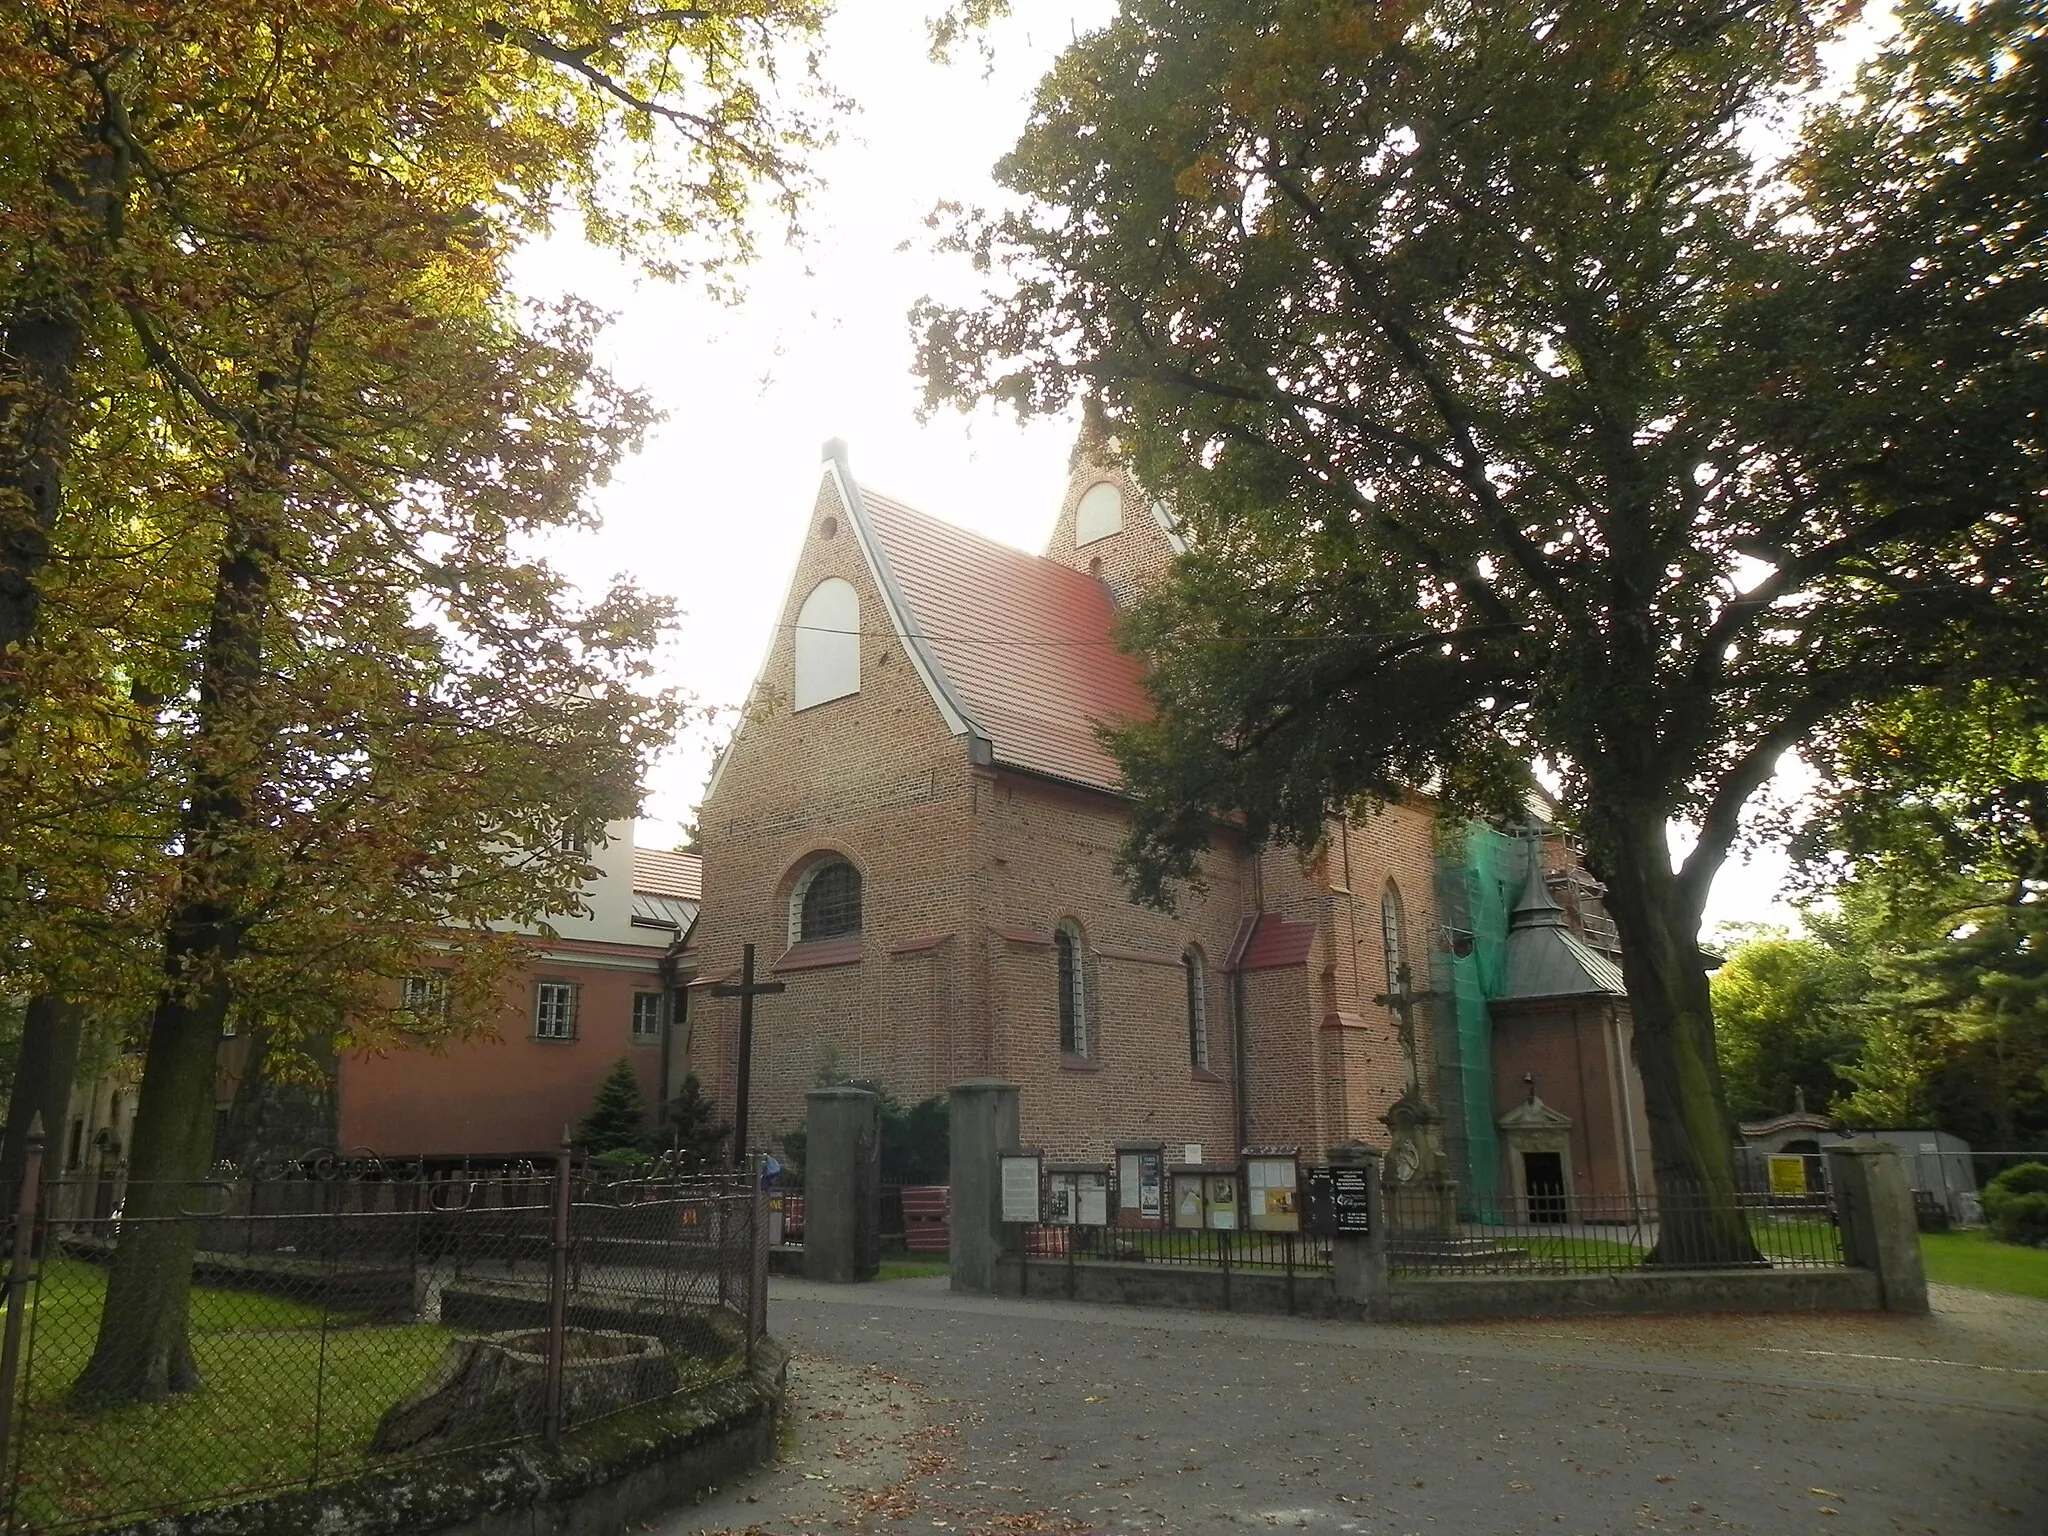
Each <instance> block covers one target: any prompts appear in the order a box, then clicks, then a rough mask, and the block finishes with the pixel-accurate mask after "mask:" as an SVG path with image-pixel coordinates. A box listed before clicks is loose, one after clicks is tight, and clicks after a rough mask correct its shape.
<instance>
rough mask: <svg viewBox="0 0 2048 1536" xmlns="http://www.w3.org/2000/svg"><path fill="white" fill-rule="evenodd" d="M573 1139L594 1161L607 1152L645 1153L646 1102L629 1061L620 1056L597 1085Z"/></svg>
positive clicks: (637, 1077)
mask: <svg viewBox="0 0 2048 1536" xmlns="http://www.w3.org/2000/svg"><path fill="white" fill-rule="evenodd" d="M576 1140H577V1141H578V1142H580V1143H581V1144H582V1146H583V1150H584V1151H585V1152H586V1153H587V1154H588V1155H589V1156H591V1157H593V1158H602V1157H604V1156H605V1155H606V1154H608V1153H621V1152H631V1153H639V1154H642V1155H643V1156H644V1154H645V1153H646V1151H647V1101H646V1099H645V1098H644V1097H642V1095H641V1092H640V1074H639V1073H638V1072H637V1071H635V1070H634V1068H633V1061H632V1058H631V1057H629V1056H621V1057H620V1058H619V1059H618V1060H617V1061H615V1062H613V1063H612V1069H611V1071H609V1072H607V1073H605V1075H604V1080H603V1081H602V1082H600V1083H599V1084H598V1085H597V1096H596V1097H595V1098H593V1099H592V1100H591V1101H590V1113H589V1114H587V1115H585V1116H584V1117H583V1119H582V1121H581V1122H580V1123H578V1125H577V1127H576Z"/></svg>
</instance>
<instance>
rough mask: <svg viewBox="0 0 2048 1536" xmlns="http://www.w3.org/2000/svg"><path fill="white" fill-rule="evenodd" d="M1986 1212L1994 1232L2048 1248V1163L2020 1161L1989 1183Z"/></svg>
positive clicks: (2011, 1241)
mask: <svg viewBox="0 0 2048 1536" xmlns="http://www.w3.org/2000/svg"><path fill="white" fill-rule="evenodd" d="M1984 1215H1985V1217H1986V1219H1988V1220H1989V1221H1990V1223H1991V1234H1992V1236H1994V1237H1997V1238H2000V1239H2002V1240H2003V1241H2005V1242H2008V1243H2024V1244H2026V1245H2028V1246H2029V1247H2033V1248H2048V1163H2020V1164H2019V1165H2017V1166H2016V1167H2012V1168H2008V1169H2006V1170H2005V1172H2003V1173H2001V1174H2000V1175H1999V1176H1998V1177H1997V1178H1995V1179H1993V1180H1992V1181H1991V1182H1990V1183H1989V1184H1986V1185H1985V1186H1984Z"/></svg>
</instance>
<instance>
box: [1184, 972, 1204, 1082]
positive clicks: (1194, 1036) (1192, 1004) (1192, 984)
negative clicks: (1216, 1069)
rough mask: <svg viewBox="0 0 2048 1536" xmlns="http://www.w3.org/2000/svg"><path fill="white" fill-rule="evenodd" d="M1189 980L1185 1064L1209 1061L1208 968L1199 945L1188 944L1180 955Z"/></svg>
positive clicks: (1197, 1065) (1196, 1065) (1193, 1065)
mask: <svg viewBox="0 0 2048 1536" xmlns="http://www.w3.org/2000/svg"><path fill="white" fill-rule="evenodd" d="M1180 964H1181V969H1182V971H1184V972H1185V973H1186V975H1187V983H1188V1065H1189V1066H1191V1067H1194V1068H1197V1069H1198V1070H1201V1069H1206V1068H1207V1067H1208V1065H1209V972H1208V967H1207V965H1206V963H1205V962H1204V961H1203V959H1202V951H1201V949H1200V947H1199V946H1196V945H1192V944H1191V945H1189V946H1188V950H1187V953H1186V954H1184V955H1182V956H1181V957H1180Z"/></svg>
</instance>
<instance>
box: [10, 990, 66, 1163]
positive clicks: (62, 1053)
mask: <svg viewBox="0 0 2048 1536" xmlns="http://www.w3.org/2000/svg"><path fill="white" fill-rule="evenodd" d="M84 1028H85V1010H84V1009H82V1008H80V1007H79V1006H78V1005H77V1004H76V1003H69V1002H66V1001H65V1000H64V999H63V998H61V997H55V996H52V995H51V994H49V993H47V992H42V993H38V994H37V995H36V996H34V997H32V998H30V999H29V1001H28V1015H27V1017H26V1018H24V1019H23V1020H22V1026H21V1055H20V1057H19V1059H18V1060H17V1061H16V1062H15V1065H14V1088H13V1091H12V1093H11V1094H10V1096H9V1098H8V1102H7V1136H6V1139H5V1141H4V1142H0V1192H5V1196H6V1198H8V1199H10V1200H11V1199H13V1197H14V1194H13V1192H14V1187H15V1185H16V1184H17V1183H19V1182H20V1180H21V1170H22V1167H23V1166H24V1165H25V1164H26V1163H27V1161H28V1128H29V1125H30V1123H31V1122H32V1121H33V1120H34V1119H35V1117H36V1116H37V1115H41V1116H42V1117H43V1137H44V1145H45V1146H46V1147H48V1148H49V1151H48V1153H47V1154H46V1155H45V1157H44V1160H43V1167H44V1168H45V1169H54V1168H58V1167H60V1166H61V1164H60V1163H59V1161H58V1159H59V1158H60V1157H61V1156H62V1155H63V1150H64V1148H65V1147H66V1146H67V1145H68V1140H67V1138H66V1136H65V1121H66V1120H67V1119H68V1118H69V1117H70V1113H71V1085H72V1082H73V1080H74V1079H75V1078H76V1077H77V1076H78V1042H79V1038H80V1036H81V1035H82V1034H83V1033H84Z"/></svg>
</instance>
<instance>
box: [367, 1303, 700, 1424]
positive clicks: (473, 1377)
mask: <svg viewBox="0 0 2048 1536" xmlns="http://www.w3.org/2000/svg"><path fill="white" fill-rule="evenodd" d="M547 1348H548V1336H547V1332H546V1330H544V1329H533V1328H516V1329H513V1330H511V1331H509V1332H506V1333H489V1334H483V1335H481V1336H479V1337H474V1338H463V1339H451V1340H450V1341H449V1343H448V1349H447V1352H446V1353H444V1354H443V1355H442V1356H441V1362H440V1364H439V1365H437V1366H435V1367H434V1372H433V1374H432V1375H431V1376H429V1377H428V1378H427V1383H426V1385H425V1386H424V1387H422V1388H421V1389H420V1390H419V1391H418V1392H416V1393H415V1394H413V1395H412V1396H411V1397H409V1398H407V1399H406V1400H405V1401H404V1402H402V1403H398V1404H396V1405H394V1406H393V1407H391V1408H390V1409H388V1410H387V1411H386V1412H385V1414H384V1417H383V1418H382V1419H380V1420H379V1421H378V1423H377V1433H376V1435H375V1436H374V1437H373V1438H372V1439H371V1441H370V1449H371V1451H373V1452H375V1453H377V1454H379V1455H389V1454H391V1453H392V1452H395V1451H416V1450H426V1449H438V1448H441V1447H444V1446H450V1445H474V1444H482V1443H488V1442H490V1441H496V1440H512V1439H518V1438H520V1437H522V1436H526V1435H537V1434H539V1433H540V1432H541V1430H542V1428H543V1424H542V1419H543V1415H544V1413H545V1410H546V1405H547ZM675 1385H676V1377H675V1370H674V1368H673V1367H672V1366H671V1365H670V1364H669V1358H668V1350H667V1348H666V1347H665V1346H664V1345H663V1344H662V1342H661V1340H660V1339H657V1338H652V1337H649V1336H648V1335H645V1334H638V1333H612V1332H609V1331H605V1330H601V1329H596V1328H571V1329H569V1330H567V1332H566V1333H565V1334H564V1335H563V1361H562V1422H563V1423H564V1424H574V1423H578V1422H580V1421H582V1420H584V1419H592V1418H596V1417H598V1416H599V1415H601V1414H606V1413H610V1412H612V1411H613V1410H615V1409H619V1408H625V1407H630V1406H631V1405H632V1404H634V1403H644V1402H648V1401H651V1400H652V1399H655V1398H659V1397H666V1396H667V1395H668V1394H669V1393H671V1392H673V1391H674V1390H675Z"/></svg>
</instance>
